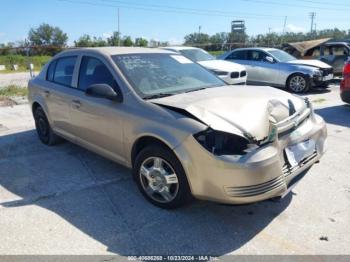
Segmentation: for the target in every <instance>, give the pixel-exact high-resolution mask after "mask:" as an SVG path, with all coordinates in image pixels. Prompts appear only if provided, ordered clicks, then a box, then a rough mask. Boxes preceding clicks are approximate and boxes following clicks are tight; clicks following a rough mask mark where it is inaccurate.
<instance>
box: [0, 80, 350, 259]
mask: <svg viewBox="0 0 350 262" xmlns="http://www.w3.org/2000/svg"><path fill="white" fill-rule="evenodd" d="M338 89H339V87H338V86H336V85H334V86H332V87H331V89H330V92H321V91H318V92H313V93H312V94H309V95H307V96H308V97H309V98H310V100H311V101H312V102H313V104H314V107H315V109H316V112H317V113H318V114H320V115H322V116H323V117H324V118H325V120H326V121H327V123H328V133H329V139H328V151H327V153H326V154H325V155H324V157H323V158H322V159H321V162H320V163H319V164H316V165H314V167H313V168H312V169H311V170H310V171H309V172H308V174H307V175H306V176H305V177H304V178H303V179H302V180H301V181H300V183H299V184H298V185H297V186H296V187H295V188H294V189H293V192H292V193H291V194H289V195H288V196H287V197H286V198H284V199H283V200H281V201H279V202H272V201H265V202H261V203H256V204H252V205H244V206H227V205H219V204H215V203H209V202H200V201H197V202H195V203H194V204H193V205H191V206H188V207H185V208H182V209H178V210H174V211H165V210H161V209H158V208H156V207H154V206H152V205H150V204H148V203H147V202H146V201H145V200H144V199H143V197H142V196H141V194H140V193H139V192H138V190H137V188H136V186H135V185H134V183H133V181H132V179H131V175H130V170H128V169H126V168H124V167H122V166H119V165H117V164H115V163H112V162H110V161H108V160H106V159H104V158H102V157H100V156H98V155H96V154H94V153H91V152H89V151H86V150H85V149H82V148H80V147H78V146H75V145H73V144H71V143H68V142H66V143H63V144H61V145H58V146H56V147H46V146H44V145H42V144H41V143H40V142H39V140H38V138H37V136H36V133H35V131H34V130H33V128H34V125H33V120H32V117H31V112H30V110H29V107H28V105H18V106H14V107H12V108H11V107H1V108H0V254H119V255H124V256H125V255H136V254H138V255H154V254H163V255H165V254H175V255H180V254H213V255H218V256H222V255H225V254H319V255H320V254H350V248H349V247H350V238H349V235H350V212H349V210H350V176H349V170H350V161H349V157H350V129H349V127H350V117H349V115H350V107H349V106H345V105H344V104H343V103H342V102H341V101H340V98H339V93H338V92H339V90H338Z"/></svg>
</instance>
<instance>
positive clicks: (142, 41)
mask: <svg viewBox="0 0 350 262" xmlns="http://www.w3.org/2000/svg"><path fill="white" fill-rule="evenodd" d="M135 46H141V47H146V46H148V41H147V39H144V38H142V37H139V38H136V39H135Z"/></svg>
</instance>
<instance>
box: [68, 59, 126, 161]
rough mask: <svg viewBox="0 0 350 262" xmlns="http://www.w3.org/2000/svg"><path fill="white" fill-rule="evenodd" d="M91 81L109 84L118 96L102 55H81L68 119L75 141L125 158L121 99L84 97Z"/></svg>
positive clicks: (118, 158)
mask: <svg viewBox="0 0 350 262" xmlns="http://www.w3.org/2000/svg"><path fill="white" fill-rule="evenodd" d="M93 84H108V85H110V86H111V87H113V89H114V90H115V91H116V92H118V93H119V94H120V95H122V94H121V90H120V89H119V87H118V85H117V82H116V80H115V78H114V77H113V74H112V73H111V70H110V68H109V67H108V66H107V63H106V62H105V61H104V59H103V58H102V57H101V58H99V57H94V56H83V57H82V59H81V63H80V69H79V77H78V86H77V90H76V93H77V94H76V96H75V98H74V99H73V100H72V101H71V113H70V115H71V118H72V123H73V125H74V135H75V137H76V141H77V142H78V143H80V144H83V145H84V146H86V147H88V148H91V149H93V150H96V151H99V152H101V153H102V154H104V155H106V156H107V157H110V158H112V159H115V160H116V161H119V162H124V161H125V155H124V143H123V125H122V122H123V121H122V118H121V115H122V110H121V109H122V108H123V107H124V104H123V102H116V101H111V100H109V99H106V98H96V97H92V96H87V95H86V94H85V91H86V89H87V88H88V87H89V86H90V85H93Z"/></svg>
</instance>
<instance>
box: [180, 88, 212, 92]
mask: <svg viewBox="0 0 350 262" xmlns="http://www.w3.org/2000/svg"><path fill="white" fill-rule="evenodd" d="M204 89H207V87H201V88H197V89H192V90H188V91H186V92H185V93H191V92H196V91H199V90H204Z"/></svg>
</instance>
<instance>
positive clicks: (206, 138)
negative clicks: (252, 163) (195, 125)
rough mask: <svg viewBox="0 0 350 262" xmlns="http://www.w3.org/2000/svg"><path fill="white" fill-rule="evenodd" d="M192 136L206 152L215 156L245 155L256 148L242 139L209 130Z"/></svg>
mask: <svg viewBox="0 0 350 262" xmlns="http://www.w3.org/2000/svg"><path fill="white" fill-rule="evenodd" d="M193 136H194V138H195V139H196V140H197V141H198V143H200V144H201V145H202V146H203V147H204V148H205V149H206V150H208V151H209V152H210V153H212V154H214V155H217V156H221V155H245V154H247V153H248V152H250V151H251V150H254V149H256V148H257V147H258V146H257V145H256V144H251V143H250V142H249V141H248V139H246V138H244V137H241V136H238V135H235V134H230V133H226V132H221V131H216V130H213V129H210V128H209V129H206V130H204V131H201V132H199V133H197V134H195V135H193Z"/></svg>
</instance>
